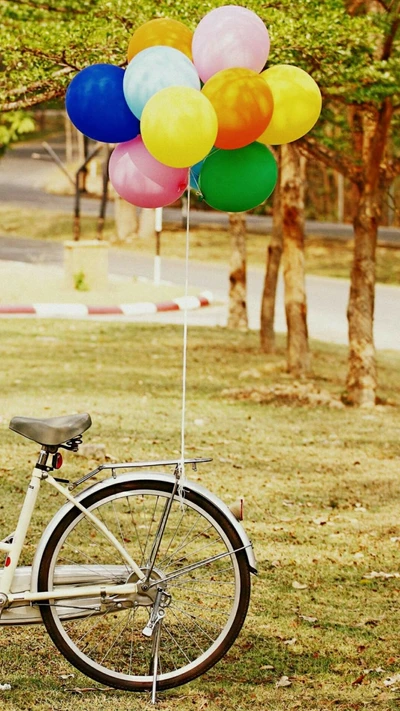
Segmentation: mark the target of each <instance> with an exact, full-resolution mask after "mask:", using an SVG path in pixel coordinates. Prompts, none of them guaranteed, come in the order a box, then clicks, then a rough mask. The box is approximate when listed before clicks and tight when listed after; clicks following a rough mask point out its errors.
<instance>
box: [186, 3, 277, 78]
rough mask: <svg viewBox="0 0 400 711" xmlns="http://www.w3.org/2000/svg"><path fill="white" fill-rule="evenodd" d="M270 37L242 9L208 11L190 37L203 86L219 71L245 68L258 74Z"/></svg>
mask: <svg viewBox="0 0 400 711" xmlns="http://www.w3.org/2000/svg"><path fill="white" fill-rule="evenodd" d="M269 46H270V41H269V35H268V30H267V28H266V27H265V25H264V23H263V21H262V20H261V18H260V17H258V15H256V14H255V13H254V12H252V11H251V10H247V8H245V7H239V6H238V5H224V6H223V7H218V8H216V9H215V10H211V12H209V13H208V14H207V15H205V17H203V19H202V20H201V21H200V22H199V24H198V25H197V28H196V30H195V33H194V36H193V42H192V53H193V62H194V65H195V67H196V69H197V71H198V73H199V76H200V78H201V80H202V81H203V82H206V81H207V80H208V79H209V78H210V77H212V76H213V74H216V73H217V72H219V71H221V70H222V69H230V68H231V67H244V68H246V69H253V70H254V71H255V72H261V70H262V69H263V68H264V66H265V63H266V61H267V58H268V54H269Z"/></svg>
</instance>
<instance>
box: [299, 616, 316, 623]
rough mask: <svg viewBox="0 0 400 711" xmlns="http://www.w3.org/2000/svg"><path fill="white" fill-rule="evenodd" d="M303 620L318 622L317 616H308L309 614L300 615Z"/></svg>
mask: <svg viewBox="0 0 400 711" xmlns="http://www.w3.org/2000/svg"><path fill="white" fill-rule="evenodd" d="M299 617H300V619H301V620H304V622H311V623H312V622H318V618H317V617H308V616H307V615H299Z"/></svg>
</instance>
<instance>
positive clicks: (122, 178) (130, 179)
mask: <svg viewBox="0 0 400 711" xmlns="http://www.w3.org/2000/svg"><path fill="white" fill-rule="evenodd" d="M108 171H109V176H110V182H111V185H112V186H113V187H114V188H115V190H116V192H117V193H118V195H120V196H121V197H122V198H124V200H126V201H127V202H130V203H132V204H133V205H137V206H138V207H164V206H165V205H170V204H171V203H172V202H175V200H178V198H180V197H181V195H182V194H183V193H184V191H185V189H186V187H187V170H186V169H179V170H178V169H176V168H168V167H167V166H166V165H163V164H162V163H159V161H157V160H156V159H155V158H153V156H151V155H150V153H149V152H148V150H147V149H146V147H145V146H144V144H143V141H142V139H141V137H140V136H137V137H136V138H134V139H133V141H127V142H126V143H120V144H119V145H118V146H117V147H116V148H115V149H114V151H113V153H112V154H111V158H110V162H109V167H108Z"/></svg>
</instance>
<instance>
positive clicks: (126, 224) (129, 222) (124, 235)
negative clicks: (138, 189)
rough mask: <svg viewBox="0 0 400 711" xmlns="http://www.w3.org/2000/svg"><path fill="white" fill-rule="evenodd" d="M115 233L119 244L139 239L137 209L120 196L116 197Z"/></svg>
mask: <svg viewBox="0 0 400 711" xmlns="http://www.w3.org/2000/svg"><path fill="white" fill-rule="evenodd" d="M114 206H115V231H116V236H117V240H118V242H131V241H132V240H133V239H134V238H135V237H137V232H138V217H137V208H136V207H135V205H131V204H130V203H129V202H126V200H123V199H122V198H121V197H119V195H116V196H115V200H114Z"/></svg>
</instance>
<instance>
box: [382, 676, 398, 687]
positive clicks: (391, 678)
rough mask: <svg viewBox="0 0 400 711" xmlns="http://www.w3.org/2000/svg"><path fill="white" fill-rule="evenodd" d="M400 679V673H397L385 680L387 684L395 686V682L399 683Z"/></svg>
mask: <svg viewBox="0 0 400 711" xmlns="http://www.w3.org/2000/svg"><path fill="white" fill-rule="evenodd" d="M399 681H400V674H395V675H394V676H388V677H387V679H385V680H384V682H383V683H384V684H385V686H393V684H397V682H399Z"/></svg>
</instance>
